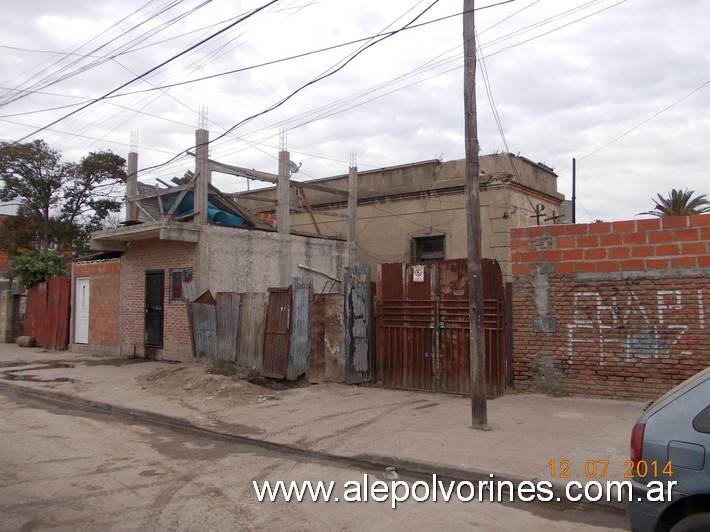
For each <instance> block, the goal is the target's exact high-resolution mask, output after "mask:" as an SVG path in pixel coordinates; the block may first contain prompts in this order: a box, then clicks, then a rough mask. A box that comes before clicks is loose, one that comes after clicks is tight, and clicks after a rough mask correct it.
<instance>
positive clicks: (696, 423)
mask: <svg viewBox="0 0 710 532" xmlns="http://www.w3.org/2000/svg"><path fill="white" fill-rule="evenodd" d="M693 428H694V429H695V430H697V431H698V432H704V433H705V434H710V406H708V407H707V408H706V409H705V410H703V411H702V412H700V413H699V414H698V415H697V416H695V419H694V420H693Z"/></svg>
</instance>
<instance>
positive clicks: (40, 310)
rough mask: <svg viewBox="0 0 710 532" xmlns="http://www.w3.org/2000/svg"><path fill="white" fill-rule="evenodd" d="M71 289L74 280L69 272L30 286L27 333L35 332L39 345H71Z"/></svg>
mask: <svg viewBox="0 0 710 532" xmlns="http://www.w3.org/2000/svg"><path fill="white" fill-rule="evenodd" d="M70 290H71V281H70V279H69V277H68V276H66V275H62V276H60V277H53V278H52V279H49V280H48V281H47V282H46V283H39V284H37V285H35V286H33V287H32V288H30V289H29V290H28V292H27V309H26V312H27V314H26V316H25V324H24V334H25V335H27V336H34V337H35V340H36V341H37V345H38V346H42V347H44V348H45V349H47V350H50V351H55V350H64V349H66V348H67V347H68V345H69V309H70V300H71V295H70Z"/></svg>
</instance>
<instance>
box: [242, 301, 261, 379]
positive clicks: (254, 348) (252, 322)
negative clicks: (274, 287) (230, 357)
mask: <svg viewBox="0 0 710 532" xmlns="http://www.w3.org/2000/svg"><path fill="white" fill-rule="evenodd" d="M267 301H268V297H267V295H266V294H262V293H256V292H246V293H243V294H240V307H241V308H240V316H239V339H238V342H237V364H238V365H240V366H244V367H247V368H254V369H256V370H257V371H261V370H262V366H263V354H264V333H265V331H266V305H267Z"/></svg>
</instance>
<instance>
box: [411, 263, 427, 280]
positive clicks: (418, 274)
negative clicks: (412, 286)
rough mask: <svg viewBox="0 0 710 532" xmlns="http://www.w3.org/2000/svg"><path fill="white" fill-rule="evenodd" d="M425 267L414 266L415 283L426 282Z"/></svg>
mask: <svg viewBox="0 0 710 532" xmlns="http://www.w3.org/2000/svg"><path fill="white" fill-rule="evenodd" d="M424 268H425V266H412V276H413V278H414V279H413V280H414V282H415V283H423V282H424Z"/></svg>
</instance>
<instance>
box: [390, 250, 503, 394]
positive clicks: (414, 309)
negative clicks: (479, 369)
mask: <svg viewBox="0 0 710 532" xmlns="http://www.w3.org/2000/svg"><path fill="white" fill-rule="evenodd" d="M482 276H483V300H484V301H483V321H484V334H485V347H486V382H487V391H488V395H490V396H498V395H502V394H503V392H504V390H505V369H506V364H505V360H506V359H505V312H504V307H505V292H504V290H503V283H502V275H501V272H500V266H499V265H498V262H497V261H494V260H491V259H484V260H483V264H482ZM467 279H468V265H467V262H466V259H454V260H446V261H440V262H432V263H427V264H426V265H424V266H422V265H414V264H403V263H395V264H382V265H380V282H379V283H378V287H377V308H378V315H377V381H378V382H379V383H381V384H382V385H384V386H388V387H392V388H403V389H414V390H429V391H438V392H449V393H469V392H470V382H469V338H468V336H469V316H468V282H467Z"/></svg>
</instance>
